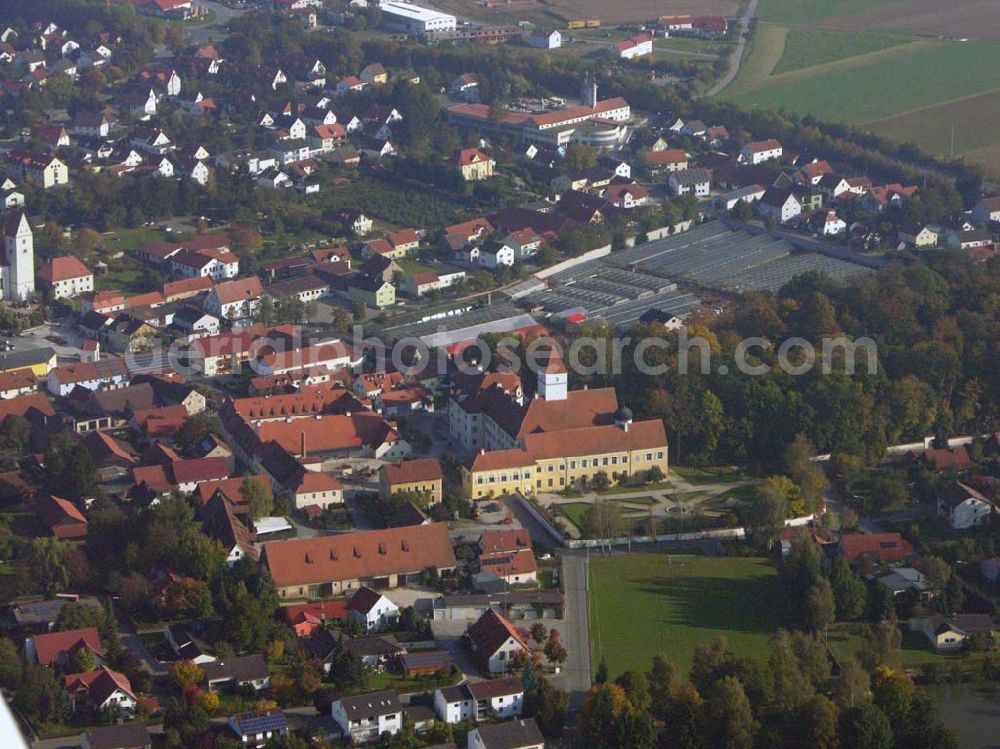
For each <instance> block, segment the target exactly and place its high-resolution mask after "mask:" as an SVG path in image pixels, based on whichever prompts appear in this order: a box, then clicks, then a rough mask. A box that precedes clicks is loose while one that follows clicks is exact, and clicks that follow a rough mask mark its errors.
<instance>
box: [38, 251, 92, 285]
mask: <svg viewBox="0 0 1000 749" xmlns="http://www.w3.org/2000/svg"><path fill="white" fill-rule="evenodd" d="M35 275H36V276H37V277H38V279H39V280H41V281H44V282H45V283H50V284H52V283H58V282H59V281H68V280H70V279H72V278H85V277H86V276H90V275H93V273H92V272H91V270H90V269H89V268H88V267H87V266H86V265H84V264H83V263H81V262H80V260H79V258H75V257H73V256H72V255H62V256H60V257H54V258H51V259H50V260H49V261H48V262H47V263H45V265H43V266H42V267H41V268H39V269H38V273H37V274H35Z"/></svg>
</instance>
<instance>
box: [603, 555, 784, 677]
mask: <svg viewBox="0 0 1000 749" xmlns="http://www.w3.org/2000/svg"><path fill="white" fill-rule="evenodd" d="M590 590H591V592H590V630H591V633H590V639H591V647H592V648H593V656H594V657H593V662H594V664H595V667H596V664H597V663H599V662H600V659H601V657H602V655H603V657H604V658H605V660H606V661H607V664H608V669H609V671H610V673H611V675H612V676H616V675H617V674H619V673H621V672H622V671H625V670H627V669H634V670H636V671H640V672H645V671H647V670H648V669H649V665H650V661H651V659H652V656H653V655H654V654H655V653H657V652H662V653H664V654H665V655H666V656H667V657H668V659H669V660H670V661H671V662H672V663H673V664H674V666H675V667H676V668H677V669H678V671H679V673H681V674H683V675H686V674H687V673H688V672H689V671H690V668H691V658H692V655H693V653H694V649H695V647H696V646H697V645H698V644H699V643H709V642H711V641H712V640H714V639H715V638H717V637H724V638H725V639H726V640H727V642H728V643H729V646H730V647H731V648H732V649H733V651H734V652H737V653H739V654H742V655H747V656H752V657H755V658H759V659H766V657H767V638H768V637H769V636H770V635H771V633H773V632H774V631H775V630H777V629H779V628H780V627H781V626H782V625H784V624H786V623H787V616H786V613H787V612H786V604H785V599H784V597H783V595H782V593H781V590H780V588H779V586H778V578H777V574H776V572H775V569H774V567H773V566H771V564H770V563H769V562H768V561H766V560H764V559H757V558H716V557H690V556H676V555H673V556H668V555H666V554H629V555H621V556H613V557H591V562H590Z"/></svg>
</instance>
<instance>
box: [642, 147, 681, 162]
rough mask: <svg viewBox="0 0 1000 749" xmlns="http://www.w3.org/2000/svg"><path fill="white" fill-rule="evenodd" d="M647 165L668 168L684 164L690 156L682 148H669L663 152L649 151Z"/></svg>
mask: <svg viewBox="0 0 1000 749" xmlns="http://www.w3.org/2000/svg"><path fill="white" fill-rule="evenodd" d="M645 156H646V163H647V164H649V165H650V166H667V165H668V164H683V163H685V162H687V160H688V156H687V153H685V152H684V149H682V148H667V149H666V150H663V151H647V152H646V154H645Z"/></svg>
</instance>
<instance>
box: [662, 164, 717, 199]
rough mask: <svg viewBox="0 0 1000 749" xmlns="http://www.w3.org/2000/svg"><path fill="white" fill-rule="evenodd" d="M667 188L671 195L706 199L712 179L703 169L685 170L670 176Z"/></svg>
mask: <svg viewBox="0 0 1000 749" xmlns="http://www.w3.org/2000/svg"><path fill="white" fill-rule="evenodd" d="M667 186H668V188H669V189H670V194H671V195H694V196H695V197H696V198H707V197H708V195H709V193H710V192H711V188H712V177H711V175H709V173H708V172H707V171H706V170H705V169H686V170H684V171H680V172H674V173H673V174H671V175H670V178H669V179H668V180H667Z"/></svg>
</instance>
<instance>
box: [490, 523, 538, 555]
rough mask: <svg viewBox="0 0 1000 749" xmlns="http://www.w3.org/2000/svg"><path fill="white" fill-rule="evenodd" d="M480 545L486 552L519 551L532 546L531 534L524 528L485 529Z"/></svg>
mask: <svg viewBox="0 0 1000 749" xmlns="http://www.w3.org/2000/svg"><path fill="white" fill-rule="evenodd" d="M479 545H480V546H481V547H482V549H483V552H484V553H488V552H493V551H518V550H519V549H530V548H531V536H530V535H528V531H527V530H525V529H524V528H516V529H513V530H502V531H483V534H482V535H481V536H480V537H479Z"/></svg>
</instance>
